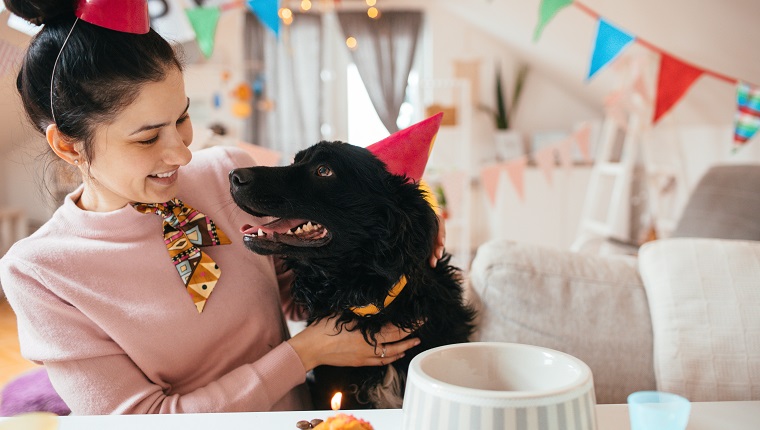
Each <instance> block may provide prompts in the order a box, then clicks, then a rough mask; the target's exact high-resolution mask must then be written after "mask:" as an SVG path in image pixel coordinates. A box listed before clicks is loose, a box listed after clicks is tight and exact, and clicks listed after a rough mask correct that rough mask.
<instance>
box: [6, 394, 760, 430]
mask: <svg viewBox="0 0 760 430" xmlns="http://www.w3.org/2000/svg"><path fill="white" fill-rule="evenodd" d="M345 412H346V413H350V414H352V415H354V416H357V417H359V418H364V419H366V420H367V421H369V422H370V423H372V425H373V427H374V428H375V429H376V430H400V429H401V410H400V409H389V410H371V411H345ZM333 414H334V412H331V411H299V412H246V413H226V414H178V415H124V416H71V417H60V418H59V420H60V422H59V424H60V425H59V426H58V429H60V430H101V429H109V430H135V429H139V430H171V429H177V430H212V429H224V430H238V429H239V430H254V429H262V430H294V429H296V422H298V421H299V420H311V419H313V418H322V419H324V418H326V417H328V416H331V415H333ZM596 417H597V424H598V428H597V430H630V422H629V420H628V406H627V405H597V407H596ZM4 420H6V419H4V418H0V422H2V421H4ZM6 424H7V423H6ZM758 428H760V401H755V402H705V403H692V410H691V416H690V417H689V425H688V426H687V430H757V429H758Z"/></svg>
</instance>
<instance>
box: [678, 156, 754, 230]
mask: <svg viewBox="0 0 760 430" xmlns="http://www.w3.org/2000/svg"><path fill="white" fill-rule="evenodd" d="M715 208H720V210H715ZM758 212H760V165H759V164H747V165H716V166H713V167H711V168H710V169H709V170H708V171H707V172H706V173H705V174H704V175H703V176H702V178H701V179H700V180H699V183H698V184H697V185H696V187H694V191H693V192H692V193H691V196H690V197H689V201H688V202H687V203H686V207H684V209H683V215H682V216H681V219H680V220H679V221H678V225H677V226H676V229H675V231H673V233H672V234H671V235H670V237H671V238H675V237H703V238H713V239H734V240H760V222H758V220H757V214H758Z"/></svg>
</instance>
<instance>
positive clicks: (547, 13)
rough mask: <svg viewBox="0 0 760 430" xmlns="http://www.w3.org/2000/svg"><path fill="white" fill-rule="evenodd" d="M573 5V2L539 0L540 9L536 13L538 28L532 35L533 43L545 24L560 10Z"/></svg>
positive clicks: (567, 0)
mask: <svg viewBox="0 0 760 430" xmlns="http://www.w3.org/2000/svg"><path fill="white" fill-rule="evenodd" d="M571 4H573V0H541V9H540V10H539V12H538V26H537V27H536V31H535V32H534V33H533V41H534V42H535V41H537V40H538V39H539V38H540V37H541V33H543V32H544V27H546V24H548V23H549V21H551V19H552V18H554V15H556V14H557V12H559V11H560V10H561V9H563V8H565V7H567V6H570V5H571Z"/></svg>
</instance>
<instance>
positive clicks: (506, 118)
mask: <svg viewBox="0 0 760 430" xmlns="http://www.w3.org/2000/svg"><path fill="white" fill-rule="evenodd" d="M527 74H528V66H527V65H525V64H523V65H521V66H520V67H519V69H518V71H517V77H516V78H515V83H514V86H513V89H512V99H511V101H510V104H509V106H507V103H506V101H505V97H504V90H503V88H502V83H501V69H500V68H499V67H498V65H497V68H496V109H495V110H492V109H487V110H489V111H490V113H491V114H492V115H493V118H494V123H495V125H496V131H495V133H494V141H495V145H496V154H497V155H498V156H499V158H502V159H511V158H516V157H519V156H521V155H524V154H525V146H524V144H523V140H522V135H521V134H520V133H519V132H518V131H516V130H514V129H512V128H511V125H512V116H513V115H514V112H515V110H516V109H517V104H518V102H519V101H520V95H521V94H522V89H523V86H524V84H525V78H526V76H527Z"/></svg>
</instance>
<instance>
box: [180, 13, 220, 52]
mask: <svg viewBox="0 0 760 430" xmlns="http://www.w3.org/2000/svg"><path fill="white" fill-rule="evenodd" d="M185 13H186V14H187V18H188V19H189V20H190V24H192V26H193V30H195V37H196V39H197V40H198V46H200V48H201V51H202V52H203V55H204V56H206V58H209V57H211V54H213V53H214V38H215V36H216V24H217V23H218V22H219V7H216V6H212V7H197V8H193V9H187V10H185Z"/></svg>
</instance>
